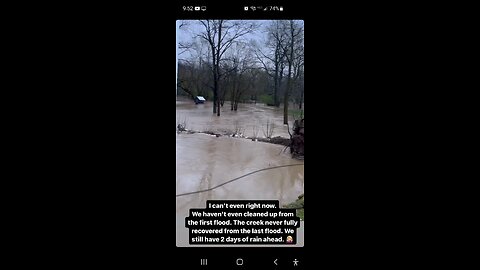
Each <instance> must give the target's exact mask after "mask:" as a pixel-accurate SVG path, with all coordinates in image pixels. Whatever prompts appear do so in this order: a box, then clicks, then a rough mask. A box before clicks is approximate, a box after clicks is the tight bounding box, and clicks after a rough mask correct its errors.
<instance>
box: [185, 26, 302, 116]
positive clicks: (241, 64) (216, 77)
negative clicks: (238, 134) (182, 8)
mask: <svg viewBox="0 0 480 270" xmlns="http://www.w3.org/2000/svg"><path fill="white" fill-rule="evenodd" d="M182 28H183V29H182ZM189 28H191V29H195V30H196V31H191V32H190V35H191V39H189V41H184V42H181V43H179V44H178V47H179V49H180V53H179V62H178V79H177V87H178V89H179V90H181V91H178V93H182V92H183V93H184V94H185V95H188V96H190V97H192V98H194V97H195V96H197V95H200V96H204V97H205V98H206V99H207V100H212V101H213V104H214V106H213V113H214V114H217V115H218V116H220V108H221V107H223V106H224V105H225V101H229V106H230V109H231V110H232V111H236V110H237V109H238V104H239V103H241V102H264V103H267V104H268V105H271V106H276V107H280V105H281V104H283V109H284V123H285V124H287V123H288V110H289V103H290V102H292V101H293V102H295V103H296V104H298V108H299V109H302V103H303V100H304V83H303V82H304V45H303V44H304V43H303V38H304V37H303V32H304V29H303V22H302V21H296V20H275V21H269V22H264V23H259V22H258V21H229V20H200V21H185V22H182V24H180V29H181V30H187V31H188V30H189ZM186 52H188V53H186ZM182 55H187V57H182Z"/></svg>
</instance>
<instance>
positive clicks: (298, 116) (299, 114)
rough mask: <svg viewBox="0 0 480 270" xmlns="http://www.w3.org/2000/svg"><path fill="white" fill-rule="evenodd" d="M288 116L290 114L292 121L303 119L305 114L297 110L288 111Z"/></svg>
mask: <svg viewBox="0 0 480 270" xmlns="http://www.w3.org/2000/svg"><path fill="white" fill-rule="evenodd" d="M288 114H290V115H291V116H292V117H293V118H294V119H301V118H305V112H304V110H303V109H302V110H299V109H289V110H288Z"/></svg>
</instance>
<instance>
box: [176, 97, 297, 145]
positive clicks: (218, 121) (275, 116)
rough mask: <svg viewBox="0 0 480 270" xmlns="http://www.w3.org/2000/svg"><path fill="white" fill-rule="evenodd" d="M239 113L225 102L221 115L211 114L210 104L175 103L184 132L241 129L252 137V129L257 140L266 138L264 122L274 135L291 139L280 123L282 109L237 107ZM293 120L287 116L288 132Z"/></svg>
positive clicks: (185, 101)
mask: <svg viewBox="0 0 480 270" xmlns="http://www.w3.org/2000/svg"><path fill="white" fill-rule="evenodd" d="M238 106H239V108H238V111H236V112H235V111H231V110H230V105H229V104H227V103H225V105H224V107H223V108H221V111H220V112H221V115H220V117H218V116H217V115H216V114H215V115H214V114H213V104H212V102H206V103H205V104H197V105H195V103H194V102H193V101H191V100H177V112H176V116H177V123H179V122H183V121H186V124H187V129H191V130H195V131H201V132H203V131H214V132H218V133H222V132H225V131H233V130H235V127H236V126H237V127H240V128H242V129H243V130H244V134H245V136H248V137H252V136H253V128H254V127H256V128H257V130H258V134H257V136H258V137H265V136H264V131H265V132H266V126H267V122H269V123H272V122H273V123H274V130H273V136H272V137H275V136H282V137H285V138H290V135H289V134H288V128H287V126H286V125H284V124H283V108H276V107H271V106H265V105H264V104H260V103H257V104H239V105H238ZM293 121H294V119H293V118H292V116H289V121H288V124H289V125H290V129H291V127H292V125H293Z"/></svg>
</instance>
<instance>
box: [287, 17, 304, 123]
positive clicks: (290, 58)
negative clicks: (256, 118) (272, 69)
mask: <svg viewBox="0 0 480 270" xmlns="http://www.w3.org/2000/svg"><path fill="white" fill-rule="evenodd" d="M283 22H284V26H285V27H284V30H285V33H286V36H287V42H286V44H285V45H286V46H284V47H283V49H284V51H285V57H286V60H287V64H288V73H287V88H286V89H285V93H284V99H283V124H288V100H289V93H290V92H291V89H292V81H293V75H294V69H293V67H294V63H295V59H296V58H297V57H299V53H300V52H301V53H303V49H302V50H300V49H299V47H303V26H302V25H301V24H300V23H299V22H298V21H294V20H289V21H287V22H285V21H283ZM302 57H303V56H302Z"/></svg>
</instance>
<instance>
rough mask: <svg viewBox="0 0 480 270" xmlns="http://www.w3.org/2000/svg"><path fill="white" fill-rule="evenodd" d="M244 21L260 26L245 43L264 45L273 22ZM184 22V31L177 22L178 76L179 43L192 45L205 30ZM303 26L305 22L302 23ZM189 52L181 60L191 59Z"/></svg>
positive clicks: (199, 26) (196, 22) (195, 21)
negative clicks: (253, 42)
mask: <svg viewBox="0 0 480 270" xmlns="http://www.w3.org/2000/svg"><path fill="white" fill-rule="evenodd" d="M242 21H248V22H255V23H257V24H258V25H259V27H258V29H257V30H255V31H254V32H252V33H250V34H247V35H245V36H243V37H242V39H243V40H244V41H247V42H248V41H251V40H254V41H255V42H257V44H258V45H264V42H265V40H266V31H265V28H266V26H267V25H269V24H270V23H271V22H272V20H242ZM183 22H186V23H187V26H184V27H182V29H179V25H180V21H179V20H178V21H176V55H177V56H176V63H175V64H176V65H177V66H176V70H175V74H177V68H178V58H179V56H178V53H179V51H178V43H190V42H192V41H193V39H194V38H195V37H196V36H197V35H198V34H200V33H201V32H202V31H204V30H205V28H204V27H203V25H201V24H200V22H199V21H198V20H183ZM302 24H303V21H302ZM189 56H190V55H189V52H184V53H183V54H182V55H180V59H188V58H189ZM175 84H176V77H175Z"/></svg>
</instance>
